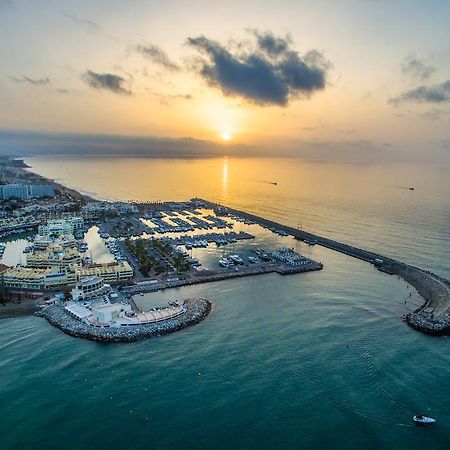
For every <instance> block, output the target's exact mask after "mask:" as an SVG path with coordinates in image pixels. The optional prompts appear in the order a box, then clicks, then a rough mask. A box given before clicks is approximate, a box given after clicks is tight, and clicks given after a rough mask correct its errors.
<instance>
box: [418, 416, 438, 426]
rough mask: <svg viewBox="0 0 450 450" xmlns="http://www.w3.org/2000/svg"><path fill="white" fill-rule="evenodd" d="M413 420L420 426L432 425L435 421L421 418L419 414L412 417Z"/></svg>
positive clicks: (425, 417) (424, 417)
mask: <svg viewBox="0 0 450 450" xmlns="http://www.w3.org/2000/svg"><path fill="white" fill-rule="evenodd" d="M413 420H414V422H416V423H420V424H422V425H432V424H433V423H436V420H435V419H433V418H432V417H427V416H422V415H421V414H416V415H415V416H413Z"/></svg>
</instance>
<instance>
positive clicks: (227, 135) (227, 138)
mask: <svg viewBox="0 0 450 450" xmlns="http://www.w3.org/2000/svg"><path fill="white" fill-rule="evenodd" d="M220 137H221V138H222V141H224V142H228V141H230V140H231V137H232V136H231V133H229V132H228V131H223V132H222V133H220Z"/></svg>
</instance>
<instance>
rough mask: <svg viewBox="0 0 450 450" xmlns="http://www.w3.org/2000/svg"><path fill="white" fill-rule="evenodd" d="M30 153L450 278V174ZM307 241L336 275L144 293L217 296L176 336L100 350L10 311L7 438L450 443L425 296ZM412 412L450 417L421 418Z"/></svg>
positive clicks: (445, 355)
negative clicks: (413, 324) (417, 314)
mask: <svg viewBox="0 0 450 450" xmlns="http://www.w3.org/2000/svg"><path fill="white" fill-rule="evenodd" d="M28 162H29V163H30V164H31V165H32V166H33V169H34V170H36V171H37V172H39V173H41V174H43V175H46V176H50V177H52V178H55V179H58V180H60V181H63V182H64V183H65V184H67V185H70V186H72V187H76V188H83V190H84V191H87V192H91V193H95V194H96V195H97V196H99V197H103V198H109V199H141V200H144V199H161V200H169V199H175V200H181V199H186V198H190V197H193V196H195V195H198V196H203V197H206V198H209V199H212V200H217V201H221V202H223V203H224V204H227V205H232V206H236V207H240V208H243V209H246V210H250V211H253V212H256V213H260V214H262V215H265V216H266V217H270V218H274V219H277V220H279V221H281V222H284V223H289V224H293V225H294V226H295V225H297V222H300V226H302V227H303V228H304V229H307V230H311V231H314V232H318V233H322V234H325V235H327V236H332V237H335V238H338V239H342V240H344V241H346V242H350V243H354V244H357V245H361V246H363V247H365V248H374V249H377V250H378V251H380V252H381V253H385V254H389V255H392V256H395V257H397V258H399V259H402V260H406V261H408V262H411V263H415V264H417V265H419V266H421V267H425V268H429V269H431V270H434V271H436V272H437V273H440V274H441V275H443V276H447V277H448V276H449V273H450V267H449V260H448V250H449V242H450V236H449V226H448V225H449V217H450V199H449V192H450V190H449V179H448V176H447V174H448V168H443V167H431V166H428V167H418V166H336V165H328V164H311V163H303V162H299V161H286V160H262V161H257V160H249V159H244V160H240V159H211V160H146V159H112V160H106V161H105V160H97V159H93V158H89V159H86V158H84V159H81V158H80V159H61V160H57V159H52V160H49V159H44V158H42V159H33V160H31V159H30V160H29V161H28ZM270 181H277V182H278V185H277V186H274V185H271V184H269V183H268V182H270ZM409 186H414V187H415V190H414V191H409V190H407V189H403V188H404V187H409ZM299 245H300V248H299V250H300V251H301V252H302V253H304V254H306V255H307V256H310V257H312V258H315V259H316V260H319V261H322V262H323V263H324V265H325V267H324V270H323V271H321V272H316V273H309V274H303V275H298V276H290V277H281V276H278V275H267V276H260V277H255V278H248V279H241V280H239V279H238V280H233V281H232V282H221V283H215V284H207V285H199V286H193V287H186V288H181V289H178V290H175V291H166V292H162V293H156V294H153V295H150V296H146V297H142V298H141V299H140V301H141V302H142V303H143V304H148V305H151V304H153V303H154V302H158V301H163V300H164V301H166V300H168V299H170V298H185V297H188V296H193V295H202V296H206V297H208V298H211V299H212V300H213V301H214V305H215V307H214V311H213V312H212V314H211V315H210V316H209V317H208V318H207V319H206V320H205V321H204V322H202V323H201V324H199V325H197V326H195V327H191V328H188V329H186V330H183V331H180V332H178V333H175V334H173V335H170V336H165V337H161V338H157V339H152V340H147V341H144V342H141V343H135V344H127V345H103V344H96V343H92V342H87V341H83V340H77V339H73V338H70V337H68V336H65V335H64V334H62V333H61V332H59V331H58V330H56V329H54V328H53V327H51V326H49V325H48V324H47V323H46V322H44V321H43V320H42V319H38V318H35V317H28V318H21V319H7V320H3V321H1V323H0V325H1V327H0V350H1V353H0V355H1V358H0V373H1V388H0V389H1V392H2V396H1V398H2V401H1V402H0V413H1V417H2V421H1V426H0V428H1V431H2V433H1V435H0V436H1V437H0V448H8V449H9V448H55V449H56V448H71V449H85V448H98V449H111V448H125V447H131V446H132V447H135V448H164V449H172V448H188V449H191V448H192V449H210V448H213V447H215V448H223V449H228V448H242V449H261V448H264V449H265V448H267V449H269V448H270V449H273V448H281V449H284V448H286V449H288V448H289V449H291V448H302V449H309V448H311V449H313V448H320V447H322V448H342V449H361V448H364V449H379V448H385V449H392V448H395V449H403V448H404V449H423V448H433V449H447V448H448V443H449V442H450V408H449V406H448V405H449V403H450V394H449V393H448V389H447V387H448V383H449V382H448V380H449V379H450V354H449V352H448V348H447V347H448V338H431V337H427V336H424V335H422V334H419V333H417V332H414V331H413V330H411V329H409V328H408V327H407V326H405V324H403V322H402V321H401V317H402V315H404V314H405V313H407V312H408V311H410V310H412V309H414V308H415V307H416V306H417V305H418V304H419V303H420V300H419V298H418V297H417V295H416V293H414V292H413V293H412V295H411V297H409V293H410V292H411V289H410V288H409V287H408V286H407V285H406V284H405V283H404V282H402V281H401V280H398V279H397V278H395V277H391V276H388V275H385V274H382V273H380V272H378V271H376V270H375V269H374V268H373V267H371V266H370V265H368V264H365V263H363V262H360V261H357V260H354V259H351V258H348V257H345V256H343V255H340V254H337V253H334V252H331V251H329V250H326V249H322V248H320V247H317V246H316V247H313V248H308V247H306V246H304V245H303V244H299ZM405 302H406V303H405ZM416 410H419V411H422V412H424V413H429V414H430V415H432V416H435V417H436V418H437V419H438V420H439V423H438V424H437V425H436V426H435V427H433V428H428V429H427V428H418V427H415V426H412V424H411V416H412V414H413V413H414V412H415V411H416Z"/></svg>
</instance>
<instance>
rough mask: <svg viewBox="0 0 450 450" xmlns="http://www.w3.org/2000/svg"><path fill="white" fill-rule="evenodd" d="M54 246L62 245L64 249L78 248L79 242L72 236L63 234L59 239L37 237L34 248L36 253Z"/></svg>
mask: <svg viewBox="0 0 450 450" xmlns="http://www.w3.org/2000/svg"><path fill="white" fill-rule="evenodd" d="M53 244H57V245H60V246H61V247H62V248H63V249H69V248H77V241H76V240H75V238H74V237H73V235H72V234H62V235H60V236H58V237H49V236H41V235H37V236H36V239H35V240H34V243H33V247H34V250H35V251H36V250H37V251H40V250H46V249H47V248H48V247H49V246H51V245H53Z"/></svg>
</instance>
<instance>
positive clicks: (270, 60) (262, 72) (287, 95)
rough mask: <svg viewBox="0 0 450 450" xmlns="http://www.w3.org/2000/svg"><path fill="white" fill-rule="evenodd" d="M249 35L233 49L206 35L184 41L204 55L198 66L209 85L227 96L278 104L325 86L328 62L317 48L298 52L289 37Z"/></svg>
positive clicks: (256, 32) (255, 32)
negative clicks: (245, 41) (251, 39)
mask: <svg viewBox="0 0 450 450" xmlns="http://www.w3.org/2000/svg"><path fill="white" fill-rule="evenodd" d="M252 35H253V36H252V37H253V41H252V42H251V44H250V46H249V47H248V48H246V46H245V43H242V42H241V43H238V45H237V49H235V50H234V51H233V50H232V49H231V48H227V47H226V46H225V45H222V44H220V43H219V42H216V41H213V40H210V39H208V38H207V37H205V36H200V37H196V38H188V40H187V44H188V45H189V46H191V47H193V48H194V49H196V50H197V51H199V52H200V53H201V54H202V56H203V57H202V58H201V60H200V61H199V65H200V67H199V68H198V70H199V73H200V75H201V76H202V77H203V78H204V79H205V80H206V81H207V83H208V84H209V85H210V86H213V87H216V88H219V89H221V91H222V92H223V94H224V95H227V96H238V97H243V98H245V99H247V100H249V101H250V102H253V103H256V104H259V105H280V106H286V105H287V104H288V103H289V101H290V100H291V99H293V98H297V97H300V96H302V97H306V98H308V97H309V96H310V95H311V94H312V93H314V92H316V91H319V90H323V89H324V88H325V85H326V74H327V70H328V69H329V67H330V64H329V62H328V61H326V60H325V58H324V57H323V55H322V54H321V53H320V52H318V51H316V50H312V51H309V52H308V53H306V54H305V55H304V56H300V55H299V53H298V52H297V51H295V50H293V49H292V48H291V41H290V39H289V38H286V39H284V38H280V37H276V36H274V35H273V34H272V33H270V32H264V33H261V32H258V31H252ZM244 48H246V50H241V49H244Z"/></svg>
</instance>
